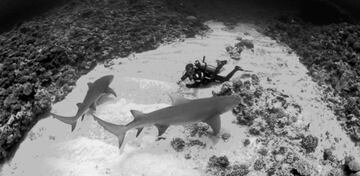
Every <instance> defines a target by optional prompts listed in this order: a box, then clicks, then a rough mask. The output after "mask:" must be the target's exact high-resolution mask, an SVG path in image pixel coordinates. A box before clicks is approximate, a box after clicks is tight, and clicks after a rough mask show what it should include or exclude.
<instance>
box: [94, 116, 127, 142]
mask: <svg viewBox="0 0 360 176" xmlns="http://www.w3.org/2000/svg"><path fill="white" fill-rule="evenodd" d="M92 116H93V117H94V119H95V120H96V121H97V122H98V123H99V124H100V125H101V126H102V127H103V128H105V130H107V131H109V132H110V133H112V134H114V135H115V136H117V137H118V139H119V148H120V147H121V144H122V143H123V141H124V138H125V134H126V131H127V128H126V126H125V125H116V124H113V123H109V122H106V121H104V120H101V119H100V118H98V117H96V116H95V115H94V114H92Z"/></svg>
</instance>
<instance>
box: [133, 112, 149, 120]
mask: <svg viewBox="0 0 360 176" xmlns="http://www.w3.org/2000/svg"><path fill="white" fill-rule="evenodd" d="M130 112H131V114H132V115H133V116H134V121H136V120H139V119H141V118H143V117H145V116H146V115H145V113H143V112H140V111H137V110H130Z"/></svg>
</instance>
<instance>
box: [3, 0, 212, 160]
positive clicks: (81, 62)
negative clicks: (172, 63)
mask: <svg viewBox="0 0 360 176" xmlns="http://www.w3.org/2000/svg"><path fill="white" fill-rule="evenodd" d="M174 3H175V4H176V3H177V2H174ZM189 13H190V12H189V11H186V12H185V11H183V10H182V9H177V10H176V9H174V8H172V7H169V6H168V3H167V1H165V0H156V1H146V0H139V1H136V2H135V3H131V4H129V3H128V2H127V1H103V0H100V1H98V0H88V1H80V0H74V1H70V2H69V3H67V4H64V5H62V6H60V7H58V8H54V9H52V10H50V11H48V12H47V13H46V14H43V15H42V16H37V17H35V18H33V19H31V20H30V21H27V22H24V23H22V24H19V25H17V26H16V27H14V28H13V29H12V30H10V31H8V32H4V33H2V34H0V107H1V109H0V161H3V160H4V159H5V158H8V157H9V156H10V153H9V152H10V151H11V149H12V148H13V147H14V146H15V145H16V144H17V143H19V142H20V140H21V138H22V137H23V136H24V134H25V133H26V132H27V131H28V130H29V129H30V128H31V127H32V124H35V123H36V122H37V120H38V117H39V116H40V115H41V114H44V113H46V112H48V111H49V110H50V109H51V103H54V102H57V101H60V100H62V99H63V98H64V97H65V96H66V95H67V94H68V93H69V92H70V91H71V90H72V88H73V86H74V85H75V83H76V80H77V79H78V78H79V77H80V76H81V75H83V74H85V73H87V72H89V71H90V70H91V69H92V68H93V67H94V66H95V65H96V64H97V63H99V62H105V66H111V65H112V64H113V63H112V61H111V60H112V59H114V58H117V57H125V56H128V55H129V54H130V53H133V52H142V51H146V50H150V49H154V48H156V47H157V46H159V44H160V43H166V42H170V41H173V40H176V39H179V38H182V37H193V36H195V35H196V34H198V33H201V32H203V31H206V30H207V27H206V26H205V25H203V24H202V22H201V21H199V20H198V19H197V18H190V17H189V15H190V14H189ZM119 41H121V42H119Z"/></svg>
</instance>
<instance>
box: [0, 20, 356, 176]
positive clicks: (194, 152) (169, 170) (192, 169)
mask: <svg viewBox="0 0 360 176" xmlns="http://www.w3.org/2000/svg"><path fill="white" fill-rule="evenodd" d="M206 24H207V25H209V27H210V28H211V29H212V31H211V32H209V34H208V35H207V36H205V37H197V38H193V39H185V41H183V42H175V43H172V44H167V45H163V46H160V47H159V48H158V49H156V50H153V51H147V52H143V53H136V54H133V55H131V56H129V57H127V58H119V59H117V60H114V63H115V64H114V65H113V66H111V67H104V65H99V66H97V67H96V68H95V69H94V70H92V71H91V72H90V73H88V74H87V75H85V76H82V77H81V78H80V79H79V80H78V81H77V83H76V87H75V88H74V89H73V91H72V92H71V93H70V94H68V96H67V97H66V98H65V100H63V101H61V102H59V103H57V104H55V105H54V106H53V110H52V112H54V113H57V114H60V115H66V116H67V115H69V116H70V115H73V114H75V113H76V111H77V108H76V105H75V104H76V103H78V102H81V101H82V99H83V97H84V96H85V94H86V91H87V84H86V83H87V82H93V81H94V80H96V79H97V78H99V77H101V76H103V75H108V74H112V75H114V76H115V78H114V81H113V82H112V84H111V85H110V87H112V88H113V89H114V90H115V91H116V92H117V94H118V97H116V98H115V97H112V96H108V97H106V98H103V99H102V100H101V102H102V104H101V105H99V106H98V107H97V110H96V112H95V114H96V115H97V116H99V117H100V118H102V119H104V120H106V121H109V122H112V123H117V124H126V123H128V122H130V121H131V120H132V119H133V117H132V115H131V114H130V110H131V109H135V110H140V111H143V112H151V111H153V110H157V109H159V108H163V107H166V106H169V105H170V104H171V103H170V99H169V97H168V94H171V93H175V92H177V93H181V94H183V95H184V96H186V97H188V98H203V97H209V96H211V91H212V90H215V91H217V90H219V88H220V85H214V86H211V87H209V88H202V89H187V88H184V87H179V85H177V84H176V82H177V81H178V80H179V78H180V77H181V75H182V73H183V71H184V66H185V65H186V64H187V63H190V62H193V61H194V60H195V59H201V58H202V57H203V56H206V60H207V62H208V63H209V64H213V65H215V60H217V59H219V60H228V64H227V65H225V70H224V71H223V72H222V74H227V73H228V72H230V70H231V69H232V68H233V67H234V66H235V65H239V66H241V67H242V68H244V69H247V70H251V71H252V73H253V74H256V75H257V76H258V77H259V78H260V85H261V86H262V87H264V88H273V89H276V90H277V91H279V92H282V93H284V94H286V95H288V96H290V97H291V98H292V99H293V100H294V101H295V102H296V103H297V104H299V105H300V106H301V107H302V111H301V114H299V116H298V121H297V122H296V123H294V124H293V127H294V128H299V129H300V128H302V127H304V126H306V125H307V124H309V123H310V124H311V125H310V126H309V130H308V132H307V133H309V134H312V135H313V136H316V137H318V138H319V139H320V140H319V145H318V148H317V150H316V151H315V152H314V153H312V154H311V156H309V157H307V158H308V161H309V162H310V163H313V166H314V167H315V168H316V170H317V171H318V173H324V174H325V171H326V168H324V167H322V165H319V164H318V163H319V161H320V159H321V158H322V155H323V150H322V149H324V148H330V147H332V148H335V150H334V152H333V153H334V155H335V156H336V157H338V158H343V157H344V156H345V155H348V154H351V155H354V156H360V149H359V148H358V147H355V146H354V145H353V143H352V142H351V141H350V139H349V137H347V136H346V134H345V133H344V132H343V131H342V129H341V127H340V125H339V124H338V122H337V121H336V118H335V116H334V114H333V112H332V111H331V110H330V109H328V108H327V106H326V104H325V102H323V101H322V100H321V97H322V92H321V88H320V87H318V86H317V84H316V83H315V82H313V81H312V80H311V77H309V76H308V75H307V70H306V68H305V67H304V66H303V65H302V64H301V63H300V62H299V59H298V56H297V55H295V54H293V53H292V54H291V52H289V51H290V49H289V48H288V47H286V46H283V45H280V44H278V43H276V42H275V41H274V40H271V39H270V38H269V37H266V36H264V35H262V34H260V33H258V32H257V31H256V30H255V28H254V27H253V26H252V25H250V24H238V25H237V26H236V27H235V28H234V29H231V30H229V29H227V28H226V27H225V26H224V25H223V24H221V23H217V22H207V23H206ZM245 33H246V35H245ZM237 37H243V38H246V39H249V40H252V41H253V43H254V46H255V47H254V51H251V50H244V51H243V52H242V55H241V59H240V60H239V61H235V60H232V59H230V57H229V55H228V54H227V53H226V51H225V47H226V46H228V45H233V44H234V43H235V42H236V38H237ZM289 53H290V54H289ZM241 74H242V72H238V73H236V74H235V76H234V77H237V76H240V75H241ZM221 119H222V129H221V133H225V132H226V133H229V134H230V135H231V138H230V139H229V140H228V141H223V140H219V141H218V143H216V144H214V143H213V141H212V140H210V139H209V138H208V137H206V136H204V137H201V138H198V139H199V140H200V141H202V142H204V143H206V145H207V146H206V147H205V148H201V147H190V148H186V149H185V150H184V151H182V152H176V151H175V150H174V149H173V148H172V147H171V145H170V142H171V141H172V139H173V138H175V137H180V138H187V137H188V134H187V133H184V130H185V129H184V127H183V126H171V127H170V128H169V129H168V131H167V132H166V133H165V134H164V135H163V136H164V137H165V138H166V139H164V140H160V141H155V139H156V138H157V137H156V136H157V130H156V129H155V128H154V127H151V128H146V129H144V131H143V133H142V134H141V135H140V136H139V137H138V138H135V133H136V131H135V130H131V131H129V132H128V133H127V135H126V138H125V141H124V143H123V146H122V148H121V149H120V150H119V149H118V141H117V138H116V137H115V136H114V135H112V134H110V133H109V132H107V131H105V130H104V129H103V128H102V127H101V126H99V125H98V124H97V123H96V122H95V121H94V120H93V119H92V117H91V116H90V115H86V116H85V120H84V121H83V122H79V123H78V125H77V127H76V129H75V131H74V132H71V130H70V126H69V125H66V124H63V123H61V122H60V121H58V120H56V119H54V118H51V117H50V118H46V119H44V120H41V121H40V122H38V124H37V125H36V126H34V127H33V129H32V130H31V131H30V133H29V134H28V136H27V138H26V139H25V141H24V142H23V143H22V144H21V145H20V147H19V149H18V151H17V152H16V154H15V156H14V158H13V159H12V160H11V161H10V162H9V163H6V164H5V165H4V166H3V168H2V171H1V174H0V175H7V176H15V175H24V176H25V175H55V176H63V175H74V176H75V175H76V176H85V175H86V176H88V175H93V176H100V175H114V176H115V175H123V176H138V175H139V176H140V175H146V176H161V175H164V176H170V175H176V176H181V175H184V176H185V175H189V176H190V175H191V176H196V175H205V170H206V165H207V162H208V159H209V157H211V156H212V155H226V156H227V157H228V158H229V160H230V161H231V162H237V163H244V164H246V163H251V162H253V161H254V160H255V159H256V158H257V156H258V153H257V150H258V149H259V146H258V145H257V143H256V142H254V141H256V137H254V136H251V135H250V134H249V133H248V129H247V127H242V126H239V125H237V124H234V123H232V122H233V121H234V120H235V117H234V115H233V114H232V113H231V112H228V113H225V114H223V115H222V116H221ZM326 132H328V135H325V133H326ZM326 136H330V137H328V138H326ZM335 137H336V138H338V139H340V140H339V141H338V142H334V138H335ZM245 139H250V141H251V144H250V146H247V147H244V145H243V141H244V140H245ZM271 147H275V146H271V145H270V146H269V148H271ZM288 147H290V148H291V146H288ZM185 154H189V155H191V156H192V157H191V159H185V157H184V155H185ZM248 175H266V173H265V172H261V171H253V170H251V172H250V173H249V174H248ZM318 175H321V174H318Z"/></svg>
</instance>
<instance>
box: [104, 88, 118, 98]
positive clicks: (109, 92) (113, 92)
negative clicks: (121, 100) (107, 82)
mask: <svg viewBox="0 0 360 176" xmlns="http://www.w3.org/2000/svg"><path fill="white" fill-rule="evenodd" d="M105 93H108V94H113V95H114V96H115V97H117V95H116V92H115V91H114V90H113V89H112V88H110V87H108V88H107V89H106V90H105Z"/></svg>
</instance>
